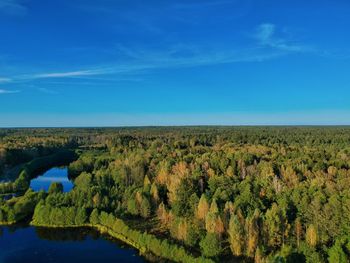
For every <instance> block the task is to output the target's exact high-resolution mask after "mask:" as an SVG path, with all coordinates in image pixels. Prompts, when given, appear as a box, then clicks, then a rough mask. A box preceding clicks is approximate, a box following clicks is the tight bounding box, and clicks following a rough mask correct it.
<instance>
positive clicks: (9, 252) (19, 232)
mask: <svg viewBox="0 0 350 263" xmlns="http://www.w3.org/2000/svg"><path fill="white" fill-rule="evenodd" d="M0 262H1V263H19V262H26V263H28V262H35V263H41V262H43V263H44V262H45V263H50V262H51V263H56V262H57V263H58V262H60V263H61V262H65V263H70V262H72V263H77V262H84V263H86V262H104V263H108V262H144V260H143V259H142V258H141V257H140V256H139V255H138V252H137V251H136V250H135V249H132V248H130V247H127V246H125V245H123V244H122V243H120V242H118V241H117V240H112V239H111V238H109V237H107V236H103V235H101V234H99V233H98V232H97V231H95V230H93V229H90V228H71V229H52V228H39V227H31V226H29V227H25V226H23V227H0Z"/></svg>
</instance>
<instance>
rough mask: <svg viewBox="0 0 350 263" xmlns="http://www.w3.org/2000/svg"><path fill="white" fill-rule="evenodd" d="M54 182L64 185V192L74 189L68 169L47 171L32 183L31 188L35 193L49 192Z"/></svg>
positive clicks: (56, 168)
mask: <svg viewBox="0 0 350 263" xmlns="http://www.w3.org/2000/svg"><path fill="white" fill-rule="evenodd" d="M53 182H58V183H62V185H63V191H64V192H69V191H70V190H72V188H73V183H72V182H71V181H70V180H69V178H68V168H67V167H54V168H51V169H50V170H47V171H46V172H45V173H43V174H42V175H39V176H38V177H36V178H34V179H32V180H31V181H30V188H32V189H33V190H34V191H40V190H44V191H47V190H49V187H50V185H51V183H53Z"/></svg>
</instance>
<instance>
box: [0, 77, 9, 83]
mask: <svg viewBox="0 0 350 263" xmlns="http://www.w3.org/2000/svg"><path fill="white" fill-rule="evenodd" d="M8 82H11V79H10V78H0V83H8Z"/></svg>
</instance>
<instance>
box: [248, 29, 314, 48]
mask: <svg viewBox="0 0 350 263" xmlns="http://www.w3.org/2000/svg"><path fill="white" fill-rule="evenodd" d="M276 31H277V30H276V25H274V24H271V23H264V24H260V25H259V26H258V27H257V29H256V33H255V35H254V37H255V38H256V39H257V40H258V41H259V42H260V44H261V45H262V46H266V47H271V48H275V49H279V50H282V51H288V52H307V51H312V49H311V48H310V47H307V46H305V45H298V44H293V43H290V41H287V40H286V39H284V38H282V37H279V36H277V34H276Z"/></svg>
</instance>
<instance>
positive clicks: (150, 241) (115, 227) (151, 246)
mask: <svg viewBox="0 0 350 263" xmlns="http://www.w3.org/2000/svg"><path fill="white" fill-rule="evenodd" d="M36 211H37V212H36V213H37V214H36V213H34V216H33V220H32V222H31V223H30V224H31V225H32V226H39V227H48V228H52V227H53V228H67V227H93V228H95V229H97V230H98V231H99V232H100V233H103V234H108V235H110V236H111V237H113V238H116V239H118V240H121V241H122V242H124V243H126V244H128V245H130V246H132V247H134V248H136V249H137V250H138V251H139V252H140V254H141V255H146V254H152V255H155V256H156V257H159V258H162V259H166V260H171V261H174V262H204V263H206V262H207V263H209V262H213V261H212V260H210V259H207V258H203V257H199V258H198V257H195V256H193V255H192V254H190V253H189V252H188V251H186V250H185V249H184V248H183V247H182V246H179V245H176V244H174V243H171V242H170V241H168V240H165V239H164V240H161V239H159V238H157V237H156V236H154V235H152V234H149V233H147V232H141V231H138V230H135V229H131V228H130V227H129V226H128V225H127V224H126V223H125V222H124V221H123V220H121V219H119V218H116V217H115V216H114V215H112V214H108V213H105V212H101V213H96V212H95V213H92V214H91V215H90V218H89V222H88V223H80V224H74V223H70V224H57V223H56V224H52V223H47V222H45V219H44V218H41V217H40V216H38V211H39V209H36Z"/></svg>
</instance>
